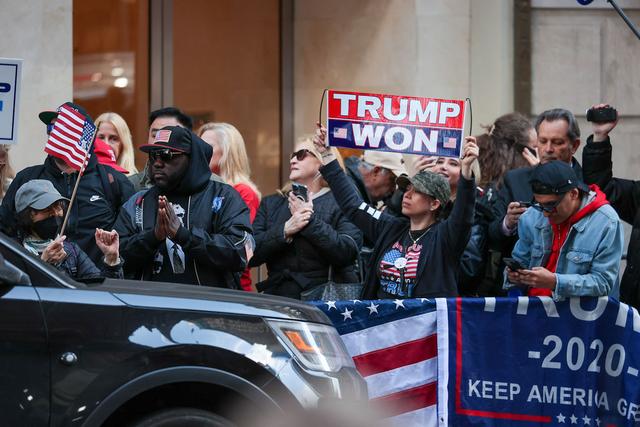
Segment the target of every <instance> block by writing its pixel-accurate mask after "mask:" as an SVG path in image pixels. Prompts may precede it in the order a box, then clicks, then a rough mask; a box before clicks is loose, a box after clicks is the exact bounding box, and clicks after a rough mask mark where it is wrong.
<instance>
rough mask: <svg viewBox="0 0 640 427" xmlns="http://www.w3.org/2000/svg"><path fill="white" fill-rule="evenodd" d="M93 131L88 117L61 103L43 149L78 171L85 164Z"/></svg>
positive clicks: (94, 128)
mask: <svg viewBox="0 0 640 427" xmlns="http://www.w3.org/2000/svg"><path fill="white" fill-rule="evenodd" d="M95 131H96V127H95V125H94V124H93V122H92V121H91V120H90V119H89V118H87V117H85V116H84V115H82V114H81V113H79V112H78V111H76V110H74V109H73V108H71V107H70V106H69V105H67V104H63V105H62V106H60V108H58V118H57V119H56V122H55V123H54V125H53V130H52V131H51V133H50V134H49V139H48V140H47V144H46V145H45V147H44V151H45V153H47V154H51V155H52V156H54V157H58V158H60V159H62V160H64V161H65V162H66V163H67V164H68V165H69V166H70V167H72V168H74V169H75V170H78V171H79V170H81V169H82V168H83V166H84V164H85V160H86V159H87V153H88V152H89V148H90V146H91V142H92V141H93V135H94V134H95Z"/></svg>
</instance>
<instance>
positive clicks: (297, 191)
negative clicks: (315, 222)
mask: <svg viewBox="0 0 640 427" xmlns="http://www.w3.org/2000/svg"><path fill="white" fill-rule="evenodd" d="M291 189H292V191H293V195H294V196H296V197H297V198H298V199H300V200H302V201H303V202H308V201H309V191H308V190H307V186H306V185H303V184H298V183H295V182H294V183H293V184H291Z"/></svg>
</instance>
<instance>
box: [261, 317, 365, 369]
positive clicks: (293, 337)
mask: <svg viewBox="0 0 640 427" xmlns="http://www.w3.org/2000/svg"><path fill="white" fill-rule="evenodd" d="M267 323H268V324H269V326H270V327H271V329H273V331H274V332H275V333H276V335H277V336H278V337H279V338H280V340H281V341H282V343H283V344H284V346H285V348H286V349H287V350H288V351H289V353H290V354H291V355H292V356H293V357H294V358H295V359H296V360H297V361H298V362H299V363H300V365H302V366H303V367H305V368H307V369H310V370H313V371H323V372H337V371H339V370H340V369H341V368H343V367H355V365H354V364H353V359H351V357H350V356H349V353H347V349H346V348H345V346H344V343H343V342H342V340H341V339H340V335H338V332H337V331H336V330H335V328H333V327H332V326H328V325H321V324H317V323H305V322H296V321H286V320H267Z"/></svg>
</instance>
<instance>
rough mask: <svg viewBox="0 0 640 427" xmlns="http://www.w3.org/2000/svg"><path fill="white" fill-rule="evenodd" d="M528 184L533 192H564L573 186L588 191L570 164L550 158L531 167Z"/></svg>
mask: <svg viewBox="0 0 640 427" xmlns="http://www.w3.org/2000/svg"><path fill="white" fill-rule="evenodd" d="M529 184H531V189H532V190H533V193H534V194H564V193H566V192H568V191H570V190H572V189H574V188H577V189H579V190H582V191H584V192H588V191H589V187H588V186H587V184H585V183H584V182H582V181H581V180H579V179H578V176H577V175H576V172H575V171H574V170H573V168H572V167H571V165H569V164H568V163H567V162H563V161H562V160H552V161H550V162H548V163H545V164H540V165H538V166H536V167H535V168H534V169H533V172H532V173H531V177H530V178H529Z"/></svg>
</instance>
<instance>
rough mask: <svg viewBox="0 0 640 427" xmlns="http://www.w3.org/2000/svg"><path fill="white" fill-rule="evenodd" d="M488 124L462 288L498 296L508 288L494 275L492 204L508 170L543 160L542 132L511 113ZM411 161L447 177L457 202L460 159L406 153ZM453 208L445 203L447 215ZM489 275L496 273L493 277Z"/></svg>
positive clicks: (463, 261)
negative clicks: (539, 144) (540, 153)
mask: <svg viewBox="0 0 640 427" xmlns="http://www.w3.org/2000/svg"><path fill="white" fill-rule="evenodd" d="M483 128H484V129H485V130H486V132H485V133H484V134H482V135H478V136H476V140H477V142H478V148H479V149H480V155H479V156H478V161H477V162H476V163H474V165H473V166H474V175H475V177H476V180H477V183H478V187H477V189H476V190H477V191H476V206H475V214H474V222H473V227H472V228H471V236H470V238H469V242H468V244H467V247H466V248H465V250H464V253H463V254H462V256H461V258H460V278H459V281H458V291H459V292H460V295H462V296H477V295H478V294H480V295H481V296H484V295H495V294H500V293H501V292H502V291H501V285H502V280H501V279H500V280H497V279H495V278H494V276H496V274H497V275H501V273H499V272H498V270H497V266H495V265H494V264H496V262H497V261H496V259H495V255H494V251H493V250H492V249H490V248H489V241H488V240H489V239H488V231H487V227H488V225H489V223H491V221H493V212H492V209H491V206H492V203H493V201H494V199H495V197H496V194H497V190H498V189H499V188H500V185H501V184H502V179H503V177H504V174H505V173H506V172H507V171H510V170H511V169H515V168H519V167H523V166H534V165H536V164H538V162H539V161H538V157H537V155H536V146H537V135H536V131H535V129H534V128H533V125H532V124H531V122H530V121H529V119H527V118H526V117H525V116H523V115H522V114H520V113H509V114H505V115H503V116H500V117H498V118H497V119H496V120H495V121H494V122H493V124H491V125H490V126H483ZM405 160H406V162H407V163H408V164H409V166H408V169H410V170H416V171H421V170H430V171H432V172H435V173H437V174H439V175H442V176H443V177H445V178H446V179H447V181H448V182H449V185H450V187H451V201H453V200H455V197H456V189H457V185H458V180H459V177H460V160H459V159H452V158H445V157H433V156H405ZM451 206H452V203H448V204H447V206H445V210H444V212H443V217H445V218H446V217H447V216H448V215H449V213H450V211H451ZM498 261H499V259H498ZM498 264H499V262H498ZM487 267H489V269H488V270H487ZM502 270H504V268H502ZM487 275H488V276H489V277H490V278H489V279H488V280H487V279H486V276H487ZM496 277H497V276H496ZM494 281H495V283H494Z"/></svg>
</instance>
